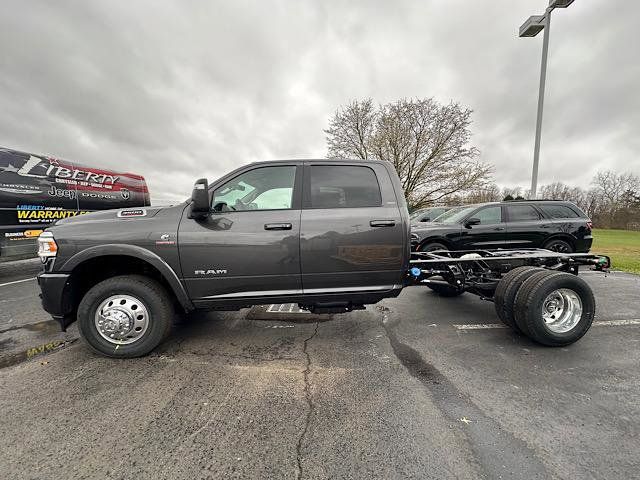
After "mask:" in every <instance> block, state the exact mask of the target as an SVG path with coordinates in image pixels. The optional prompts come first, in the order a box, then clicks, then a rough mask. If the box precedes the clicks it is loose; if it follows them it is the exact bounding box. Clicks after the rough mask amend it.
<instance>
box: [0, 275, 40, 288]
mask: <svg viewBox="0 0 640 480" xmlns="http://www.w3.org/2000/svg"><path fill="white" fill-rule="evenodd" d="M35 279H36V277H33V278H25V279H24V280H16V281H14V282H7V283H0V287H6V286H7V285H14V284H16V283H22V282H29V281H31V280H35Z"/></svg>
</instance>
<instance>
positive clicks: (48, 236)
mask: <svg viewBox="0 0 640 480" xmlns="http://www.w3.org/2000/svg"><path fill="white" fill-rule="evenodd" d="M57 253H58V244H57V243H56V241H55V240H54V239H53V233H51V232H42V233H41V234H40V236H39V237H38V256H39V257H40V260H42V261H43V262H44V261H45V260H46V259H47V258H50V257H55V256H56V254H57Z"/></svg>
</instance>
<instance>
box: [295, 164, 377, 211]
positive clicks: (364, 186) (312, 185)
mask: <svg viewBox="0 0 640 480" xmlns="http://www.w3.org/2000/svg"><path fill="white" fill-rule="evenodd" d="M308 171H309V179H308V188H307V189H305V197H306V198H305V207H307V208H357V207H360V208H362V207H379V206H381V205H382V195H381V193H380V185H379V184H378V179H377V178H376V174H375V172H374V171H373V170H372V169H371V168H369V167H364V166H362V167H360V166H351V165H335V166H334V165H312V166H310V167H309V170H308Z"/></svg>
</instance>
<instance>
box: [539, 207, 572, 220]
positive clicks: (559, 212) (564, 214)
mask: <svg viewBox="0 0 640 480" xmlns="http://www.w3.org/2000/svg"><path fill="white" fill-rule="evenodd" d="M540 210H542V212H543V213H544V214H545V216H546V217H548V218H580V216H581V215H579V214H578V212H576V211H575V210H573V208H571V207H569V206H568V205H554V204H546V205H540Z"/></svg>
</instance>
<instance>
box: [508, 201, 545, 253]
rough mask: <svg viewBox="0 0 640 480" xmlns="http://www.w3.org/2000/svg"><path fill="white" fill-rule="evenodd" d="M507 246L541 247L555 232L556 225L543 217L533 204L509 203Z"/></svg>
mask: <svg viewBox="0 0 640 480" xmlns="http://www.w3.org/2000/svg"><path fill="white" fill-rule="evenodd" d="M506 209H507V248H539V247H541V246H542V244H543V243H544V240H545V238H547V237H548V236H549V235H550V234H552V233H554V231H555V228H553V227H554V225H553V224H552V223H551V222H549V221H548V220H543V219H541V216H540V213H539V212H538V211H537V210H536V209H535V208H534V207H533V206H531V205H507V206H506Z"/></svg>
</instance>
